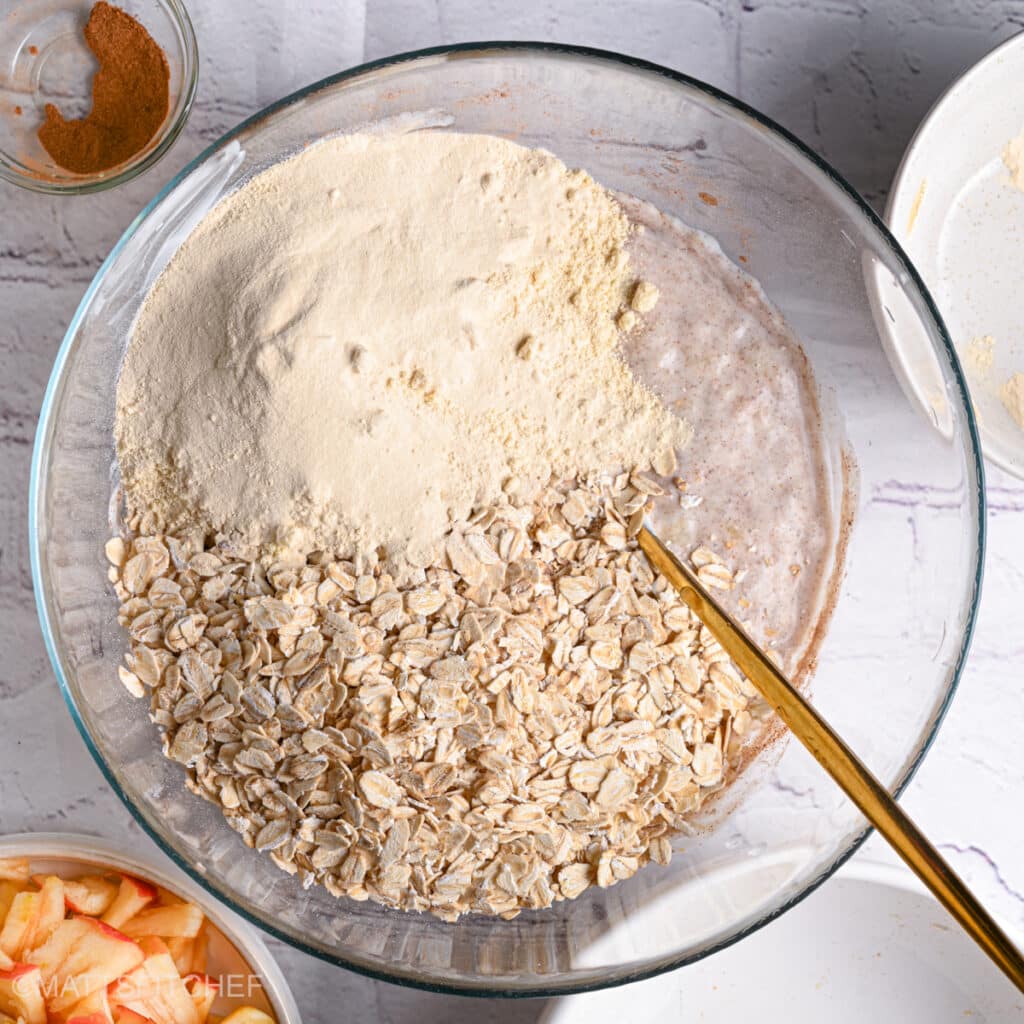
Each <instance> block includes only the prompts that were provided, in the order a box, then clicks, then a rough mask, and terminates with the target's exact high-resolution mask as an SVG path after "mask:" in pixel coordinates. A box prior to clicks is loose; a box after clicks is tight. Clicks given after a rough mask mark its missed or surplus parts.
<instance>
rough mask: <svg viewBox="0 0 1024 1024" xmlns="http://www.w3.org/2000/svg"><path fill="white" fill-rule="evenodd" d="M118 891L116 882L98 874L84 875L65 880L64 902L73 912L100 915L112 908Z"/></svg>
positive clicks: (93, 915) (92, 915)
mask: <svg viewBox="0 0 1024 1024" xmlns="http://www.w3.org/2000/svg"><path fill="white" fill-rule="evenodd" d="M117 892H118V887H117V885H116V884H115V883H114V882H111V881H110V880H109V879H107V878H100V877H99V876H98V875H84V876H83V877H82V878H70V879H67V880H65V882H64V902H65V903H66V904H67V906H68V910H70V911H71V912H72V913H73V914H88V915H89V917H99V916H100V915H101V914H105V913H106V912H107V911H108V910H109V909H110V906H111V904H112V903H113V902H114V900H115V899H116V897H117ZM114 927H117V926H116V925H115V926H114Z"/></svg>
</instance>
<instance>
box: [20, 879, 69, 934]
mask: <svg viewBox="0 0 1024 1024" xmlns="http://www.w3.org/2000/svg"><path fill="white" fill-rule="evenodd" d="M64 914H65V906H64V883H63V881H61V879H59V878H57V876H56V875H51V876H50V877H49V878H47V879H45V880H44V881H43V884H42V886H40V889H39V901H38V903H37V904H36V913H35V916H34V917H33V919H32V925H31V927H30V929H29V932H28V934H27V935H26V936H25V946H24V950H25V952H28V951H29V950H32V949H36V948H38V947H39V946H41V945H42V944H43V943H44V942H45V941H46V940H47V939H48V938H49V937H50V936H51V935H52V934H53V932H54V929H55V928H56V927H57V925H59V924H60V923H61V921H63V920H64Z"/></svg>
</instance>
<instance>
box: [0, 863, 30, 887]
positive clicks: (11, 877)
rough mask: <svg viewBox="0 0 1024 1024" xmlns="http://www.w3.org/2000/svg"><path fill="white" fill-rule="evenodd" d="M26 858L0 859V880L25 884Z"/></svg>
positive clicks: (27, 864) (26, 875)
mask: <svg viewBox="0 0 1024 1024" xmlns="http://www.w3.org/2000/svg"><path fill="white" fill-rule="evenodd" d="M29 870H30V869H29V862H28V857H0V879H3V880H5V881H8V882H22V883H24V882H27V881H28V878H29Z"/></svg>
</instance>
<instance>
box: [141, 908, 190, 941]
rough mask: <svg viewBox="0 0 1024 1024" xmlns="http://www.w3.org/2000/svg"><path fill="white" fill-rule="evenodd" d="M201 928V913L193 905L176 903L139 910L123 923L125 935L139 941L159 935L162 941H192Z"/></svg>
mask: <svg viewBox="0 0 1024 1024" xmlns="http://www.w3.org/2000/svg"><path fill="white" fill-rule="evenodd" d="M202 927H203V912H202V911H201V910H200V909H199V908H198V907H197V906H196V905H195V904H194V903H176V904H174V905H172V906H168V907H151V908H149V909H147V910H140V911H139V912H138V913H137V914H136V915H135V916H134V917H132V918H129V919H128V920H127V921H125V923H124V926H123V928H122V930H123V931H124V933H125V935H129V936H131V937H132V938H134V939H140V938H142V936H143V935H159V936H160V938H162V939H179V938H180V939H194V938H195V937H196V936H197V935H198V934H199V929H200V928H202Z"/></svg>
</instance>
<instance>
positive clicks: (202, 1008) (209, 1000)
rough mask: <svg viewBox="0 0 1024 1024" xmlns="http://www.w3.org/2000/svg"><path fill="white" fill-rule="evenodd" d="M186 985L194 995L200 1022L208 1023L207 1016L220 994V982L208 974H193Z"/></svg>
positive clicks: (193, 999)
mask: <svg viewBox="0 0 1024 1024" xmlns="http://www.w3.org/2000/svg"><path fill="white" fill-rule="evenodd" d="M185 987H186V988H187V989H188V992H189V995H190V996H191V997H192V1002H193V1003H195V1004H196V1012H197V1013H198V1014H199V1024H206V1018H207V1017H208V1016H209V1015H210V1010H211V1009H212V1008H213V1004H214V1001H215V1000H216V998H217V996H218V995H219V994H220V982H219V981H217V979H216V978H211V977H210V976H209V975H208V974H193V975H192V976H191V977H189V978H188V979H187V980H186V982H185Z"/></svg>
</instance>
